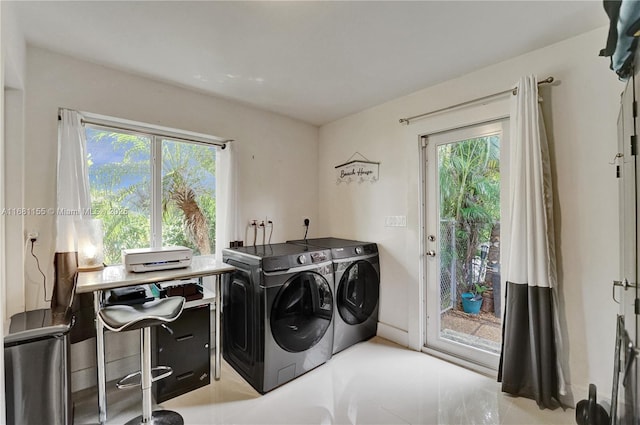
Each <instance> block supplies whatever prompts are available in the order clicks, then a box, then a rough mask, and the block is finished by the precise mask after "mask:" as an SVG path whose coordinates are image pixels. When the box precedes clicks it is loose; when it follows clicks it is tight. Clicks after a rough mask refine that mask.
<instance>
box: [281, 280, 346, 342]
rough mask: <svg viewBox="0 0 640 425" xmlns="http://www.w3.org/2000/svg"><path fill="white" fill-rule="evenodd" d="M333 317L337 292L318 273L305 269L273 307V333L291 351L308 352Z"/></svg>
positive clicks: (290, 281) (286, 288)
mask: <svg viewBox="0 0 640 425" xmlns="http://www.w3.org/2000/svg"><path fill="white" fill-rule="evenodd" d="M332 317H333V295H332V293H331V286H329V283H328V282H327V280H326V279H325V278H324V277H322V276H321V275H320V274H318V273H314V272H301V273H297V274H295V275H294V276H292V277H291V279H289V280H287V281H286V282H285V283H284V285H282V287H281V288H280V290H279V291H278V294H277V295H276V299H275V301H274V303H273V307H272V309H271V319H270V322H271V333H272V334H273V338H274V339H275V340H276V342H277V343H278V345H279V346H280V347H282V348H283V349H284V350H287V351H290V352H294V353H297V352H301V351H306V350H308V349H309V348H311V347H313V346H314V345H316V344H317V343H318V342H319V341H320V340H321V339H322V337H323V336H324V334H325V333H326V332H327V329H329V326H330V325H331V319H332Z"/></svg>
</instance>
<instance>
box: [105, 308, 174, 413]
mask: <svg viewBox="0 0 640 425" xmlns="http://www.w3.org/2000/svg"><path fill="white" fill-rule="evenodd" d="M184 303H185V299H184V298H183V297H169V298H162V299H158V300H153V301H148V302H146V303H144V304H137V305H110V306H107V307H103V308H102V309H100V311H99V312H98V317H99V318H100V320H101V321H102V323H103V324H104V327H105V328H107V329H109V330H111V331H114V332H123V331H131V330H134V329H140V371H139V372H135V373H132V374H129V375H127V376H125V377H124V378H123V379H121V380H120V382H118V388H126V387H131V386H137V385H138V384H137V383H135V384H128V383H126V381H127V380H129V379H131V378H133V377H134V376H138V375H140V385H141V387H142V415H140V416H137V417H135V418H133V419H131V420H130V421H129V422H127V425H129V424H131V425H133V424H172V425H175V424H177V425H183V424H184V420H183V419H182V416H180V414H179V413H176V412H173V411H171V410H156V411H153V410H152V408H153V401H152V399H151V384H152V383H153V382H155V381H157V380H159V379H162V378H166V377H167V376H169V375H171V374H172V373H173V370H172V369H171V368H170V367H168V366H159V367H156V368H153V369H152V368H151V326H157V325H162V324H164V323H169V322H173V321H174V320H176V319H177V318H178V316H180V314H181V313H182V309H183V308H184ZM154 371H163V373H162V374H160V375H159V376H156V377H155V378H154V377H153V372H154Z"/></svg>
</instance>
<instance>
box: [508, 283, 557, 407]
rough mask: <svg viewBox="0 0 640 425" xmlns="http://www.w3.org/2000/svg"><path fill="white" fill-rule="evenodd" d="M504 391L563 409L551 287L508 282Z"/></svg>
mask: <svg viewBox="0 0 640 425" xmlns="http://www.w3.org/2000/svg"><path fill="white" fill-rule="evenodd" d="M506 292H507V294H506V296H507V297H506V298H507V299H506V311H505V317H504V325H503V330H502V332H503V335H502V356H501V358H500V368H499V371H498V381H499V382H502V391H504V392H506V393H509V394H513V395H517V396H521V397H527V398H531V399H533V400H535V401H536V403H538V406H540V407H546V408H549V409H555V408H556V407H559V406H560V401H559V400H560V397H559V394H558V373H557V368H556V364H557V358H556V347H555V341H554V339H555V338H554V327H553V313H552V311H551V305H552V294H551V288H541V287H535V286H529V285H527V284H517V283H512V282H507V288H506Z"/></svg>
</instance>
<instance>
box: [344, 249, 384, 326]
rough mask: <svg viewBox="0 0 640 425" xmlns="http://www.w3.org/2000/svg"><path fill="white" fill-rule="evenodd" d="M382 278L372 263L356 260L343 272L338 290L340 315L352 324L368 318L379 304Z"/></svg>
mask: <svg viewBox="0 0 640 425" xmlns="http://www.w3.org/2000/svg"><path fill="white" fill-rule="evenodd" d="M379 291H380V279H379V278H378V273H377V272H376V270H375V269H374V268H373V266H372V265H371V263H369V262H368V261H364V260H359V261H356V262H355V263H352V264H351V265H350V266H348V267H347V269H346V270H345V271H344V273H343V274H342V278H341V279H340V283H338V289H337V291H336V303H337V304H338V312H339V313H340V317H342V320H344V321H345V322H346V323H348V324H350V325H358V324H360V323H362V322H364V321H365V320H367V319H368V318H369V317H371V315H372V314H373V312H374V311H375V309H376V306H377V305H378V297H379Z"/></svg>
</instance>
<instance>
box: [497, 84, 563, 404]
mask: <svg viewBox="0 0 640 425" xmlns="http://www.w3.org/2000/svg"><path fill="white" fill-rule="evenodd" d="M509 168H510V170H511V171H510V182H509V183H510V184H509V197H510V198H509V199H510V219H509V221H508V223H507V226H508V232H507V234H508V235H509V243H508V246H509V249H508V252H507V253H506V258H505V266H506V267H505V269H504V270H505V276H504V278H505V280H506V282H507V288H506V311H505V318H504V323H503V326H504V332H503V335H504V338H503V348H502V357H501V359H500V370H499V378H498V379H499V380H500V381H501V382H502V383H503V385H502V389H503V391H505V392H508V393H511V394H515V395H521V396H525V397H529V398H533V399H535V400H536V401H537V403H538V405H540V406H541V407H548V408H555V407H557V406H558V405H559V404H561V403H562V401H563V399H564V398H565V396H566V395H567V394H566V393H567V389H566V381H565V373H564V371H563V370H562V366H561V361H560V358H561V355H562V353H563V344H562V340H561V335H562V334H561V333H560V327H559V323H560V321H559V311H558V308H557V307H558V303H557V285H558V283H557V279H556V256H555V246H554V228H553V205H552V201H553V192H552V181H551V168H550V162H549V148H548V145H547V136H546V131H545V126H544V121H543V118H542V114H541V110H540V102H539V95H538V84H537V81H536V77H535V76H528V77H522V78H521V79H520V81H519V83H518V84H517V95H516V96H513V98H512V103H511V157H510V164H509Z"/></svg>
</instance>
